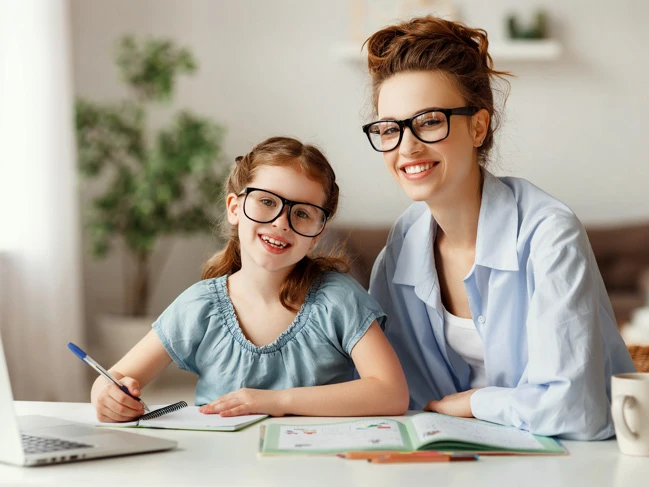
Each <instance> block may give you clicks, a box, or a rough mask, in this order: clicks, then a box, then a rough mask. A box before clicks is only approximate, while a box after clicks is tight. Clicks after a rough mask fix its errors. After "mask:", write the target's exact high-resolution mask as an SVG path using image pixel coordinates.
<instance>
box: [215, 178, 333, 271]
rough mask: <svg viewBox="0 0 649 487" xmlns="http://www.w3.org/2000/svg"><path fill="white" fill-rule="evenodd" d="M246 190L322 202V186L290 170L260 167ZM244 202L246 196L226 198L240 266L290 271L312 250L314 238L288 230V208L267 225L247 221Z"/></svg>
mask: <svg viewBox="0 0 649 487" xmlns="http://www.w3.org/2000/svg"><path fill="white" fill-rule="evenodd" d="M248 187H253V188H259V189H263V190H266V191H270V192H272V193H275V194H277V195H279V196H281V197H283V198H285V199H288V200H292V201H297V202H300V203H310V204H312V205H316V206H323V205H324V203H325V194H324V189H323V187H322V184H321V183H319V182H317V181H314V180H312V179H310V178H309V177H307V176H306V175H305V174H303V173H302V172H301V171H299V170H297V169H294V168H291V167H286V166H260V167H258V168H257V170H256V174H255V176H254V178H253V180H252V181H250V183H249V184H248ZM252 194H254V193H252ZM252 194H251V198H252ZM244 200H245V195H242V196H237V195H235V194H229V195H228V197H227V206H228V221H229V222H230V224H232V225H237V227H238V228H237V231H238V233H239V241H240V242H241V264H242V266H247V265H252V266H256V267H259V268H263V269H266V270H267V271H269V272H282V271H283V272H287V273H288V272H290V271H291V269H292V268H293V266H294V265H295V264H297V263H298V262H299V261H300V260H302V258H304V256H305V255H306V254H307V252H309V250H311V249H312V248H313V246H314V245H315V243H316V240H317V237H315V238H314V237H304V236H302V235H299V234H297V233H295V232H294V231H293V230H292V229H291V227H290V226H289V222H288V207H287V206H285V207H284V209H283V210H282V213H281V214H280V216H279V217H278V218H277V219H276V220H274V221H272V222H270V223H257V222H255V221H253V220H250V219H249V218H248V217H247V216H246V215H245V213H244V211H243V209H244V208H243V204H244Z"/></svg>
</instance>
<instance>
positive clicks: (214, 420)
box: [140, 406, 267, 430]
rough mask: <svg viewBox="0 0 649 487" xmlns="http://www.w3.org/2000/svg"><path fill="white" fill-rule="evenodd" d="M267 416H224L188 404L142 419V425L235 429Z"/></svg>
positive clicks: (152, 426) (150, 426) (198, 428)
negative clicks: (203, 411) (208, 412)
mask: <svg viewBox="0 0 649 487" xmlns="http://www.w3.org/2000/svg"><path fill="white" fill-rule="evenodd" d="M156 409H157V408H156ZM265 417H267V415H266V414H249V415H245V416H234V417H226V418H224V417H222V416H220V415H218V414H203V413H200V412H198V406H188V407H185V408H182V409H179V410H178V411H174V412H173V413H168V414H165V415H164V416H160V417H159V418H154V419H146V420H141V421H140V426H146V427H148V428H174V429H195V430H220V429H222V430H234V429H237V428H241V427H243V426H245V425H247V424H250V423H254V422H255V421H259V420H261V419H263V418H265Z"/></svg>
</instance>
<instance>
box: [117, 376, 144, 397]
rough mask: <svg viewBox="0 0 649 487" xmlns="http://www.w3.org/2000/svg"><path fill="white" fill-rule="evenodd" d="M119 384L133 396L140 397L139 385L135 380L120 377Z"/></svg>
mask: <svg viewBox="0 0 649 487" xmlns="http://www.w3.org/2000/svg"><path fill="white" fill-rule="evenodd" d="M120 382H121V383H122V385H124V386H126V388H127V389H128V390H129V392H130V393H131V394H133V395H134V396H139V395H140V383H139V382H138V381H137V380H135V379H133V378H132V377H122V378H121V379H120Z"/></svg>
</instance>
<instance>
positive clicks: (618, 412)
mask: <svg viewBox="0 0 649 487" xmlns="http://www.w3.org/2000/svg"><path fill="white" fill-rule="evenodd" d="M622 397H623V399H622V406H620V407H617V408H613V421H614V422H615V427H616V430H619V431H618V433H620V434H621V436H624V437H625V438H626V439H627V440H629V441H631V440H635V439H637V438H638V433H636V432H635V431H633V430H632V429H631V428H629V424H628V423H627V422H626V416H625V414H624V411H625V410H626V407H627V402H628V404H629V407H633V406H635V404H636V400H635V397H633V396H627V395H625V396H622Z"/></svg>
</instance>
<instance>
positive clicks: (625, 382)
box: [611, 373, 649, 456]
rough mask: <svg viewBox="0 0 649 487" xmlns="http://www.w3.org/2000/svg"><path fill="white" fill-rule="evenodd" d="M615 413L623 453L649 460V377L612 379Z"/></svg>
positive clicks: (638, 374) (637, 374)
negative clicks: (648, 457)
mask: <svg viewBox="0 0 649 487" xmlns="http://www.w3.org/2000/svg"><path fill="white" fill-rule="evenodd" d="M611 395H612V396H613V397H612V403H611V412H612V414H613V423H614V424H615V434H616V435H617V444H618V447H619V448H620V451H621V452H622V453H624V454H625V455H633V456H649V373H634V374H616V375H614V376H613V377H612V378H611Z"/></svg>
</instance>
